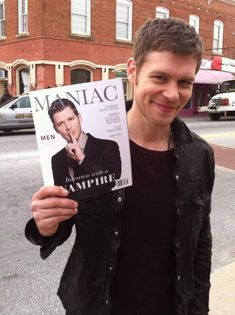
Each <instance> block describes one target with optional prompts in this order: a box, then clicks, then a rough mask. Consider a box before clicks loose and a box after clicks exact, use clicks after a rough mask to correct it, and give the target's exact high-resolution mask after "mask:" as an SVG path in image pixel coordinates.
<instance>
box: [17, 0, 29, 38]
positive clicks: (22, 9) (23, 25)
mask: <svg viewBox="0 0 235 315" xmlns="http://www.w3.org/2000/svg"><path fill="white" fill-rule="evenodd" d="M27 32H28V0H18V33H19V34H21V33H27Z"/></svg>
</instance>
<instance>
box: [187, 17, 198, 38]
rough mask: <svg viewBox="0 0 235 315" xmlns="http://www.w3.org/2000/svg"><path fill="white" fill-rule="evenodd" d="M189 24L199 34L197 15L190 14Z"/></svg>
mask: <svg viewBox="0 0 235 315" xmlns="http://www.w3.org/2000/svg"><path fill="white" fill-rule="evenodd" d="M189 25H191V26H193V27H194V28H195V31H196V32H197V33H198V34H199V16H197V15H194V14H190V15H189Z"/></svg>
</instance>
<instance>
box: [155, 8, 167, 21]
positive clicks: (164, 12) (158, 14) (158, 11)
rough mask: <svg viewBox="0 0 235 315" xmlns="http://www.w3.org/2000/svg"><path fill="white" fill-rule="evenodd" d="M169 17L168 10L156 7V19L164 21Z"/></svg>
mask: <svg viewBox="0 0 235 315" xmlns="http://www.w3.org/2000/svg"><path fill="white" fill-rule="evenodd" d="M168 17H169V10H168V9H167V8H164V7H156V18H158V19H165V18H168Z"/></svg>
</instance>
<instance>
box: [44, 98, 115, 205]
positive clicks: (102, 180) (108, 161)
mask: <svg viewBox="0 0 235 315" xmlns="http://www.w3.org/2000/svg"><path fill="white" fill-rule="evenodd" d="M48 114H49V117H50V119H51V121H52V123H53V126H54V129H55V130H56V131H57V132H58V133H59V134H60V135H61V136H62V137H63V138H64V139H65V140H66V141H67V145H66V147H65V148H63V149H62V150H60V151H59V152H57V153H56V154H55V155H54V156H53V157H52V160H51V164H52V171H53V178H54V184H55V185H57V186H63V187H65V188H67V189H68V190H69V191H70V197H73V198H78V197H79V199H81V198H87V197H91V196H95V195H97V194H99V193H104V192H106V191H109V190H110V189H111V188H112V187H114V186H115V184H116V180H117V179H118V178H120V175H121V158H120V152H119V147H118V144H117V143H116V142H115V141H111V140H107V139H98V138H95V137H93V136H92V135H91V134H89V133H84V132H83V131H82V128H81V122H82V117H81V114H80V113H78V111H77V108H76V107H75V105H74V104H73V102H72V101H70V100H68V99H63V98H62V99H60V98H58V99H56V100H55V101H54V102H52V104H51V106H50V108H49V111H48Z"/></svg>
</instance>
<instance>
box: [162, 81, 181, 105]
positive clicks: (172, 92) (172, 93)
mask: <svg viewBox="0 0 235 315" xmlns="http://www.w3.org/2000/svg"><path fill="white" fill-rule="evenodd" d="M163 95H164V96H165V97H166V98H167V99H168V100H169V101H171V102H175V101H178V100H179V87H178V84H177V83H175V82H173V83H169V84H168V85H167V86H166V88H165V90H164V91H163Z"/></svg>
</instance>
